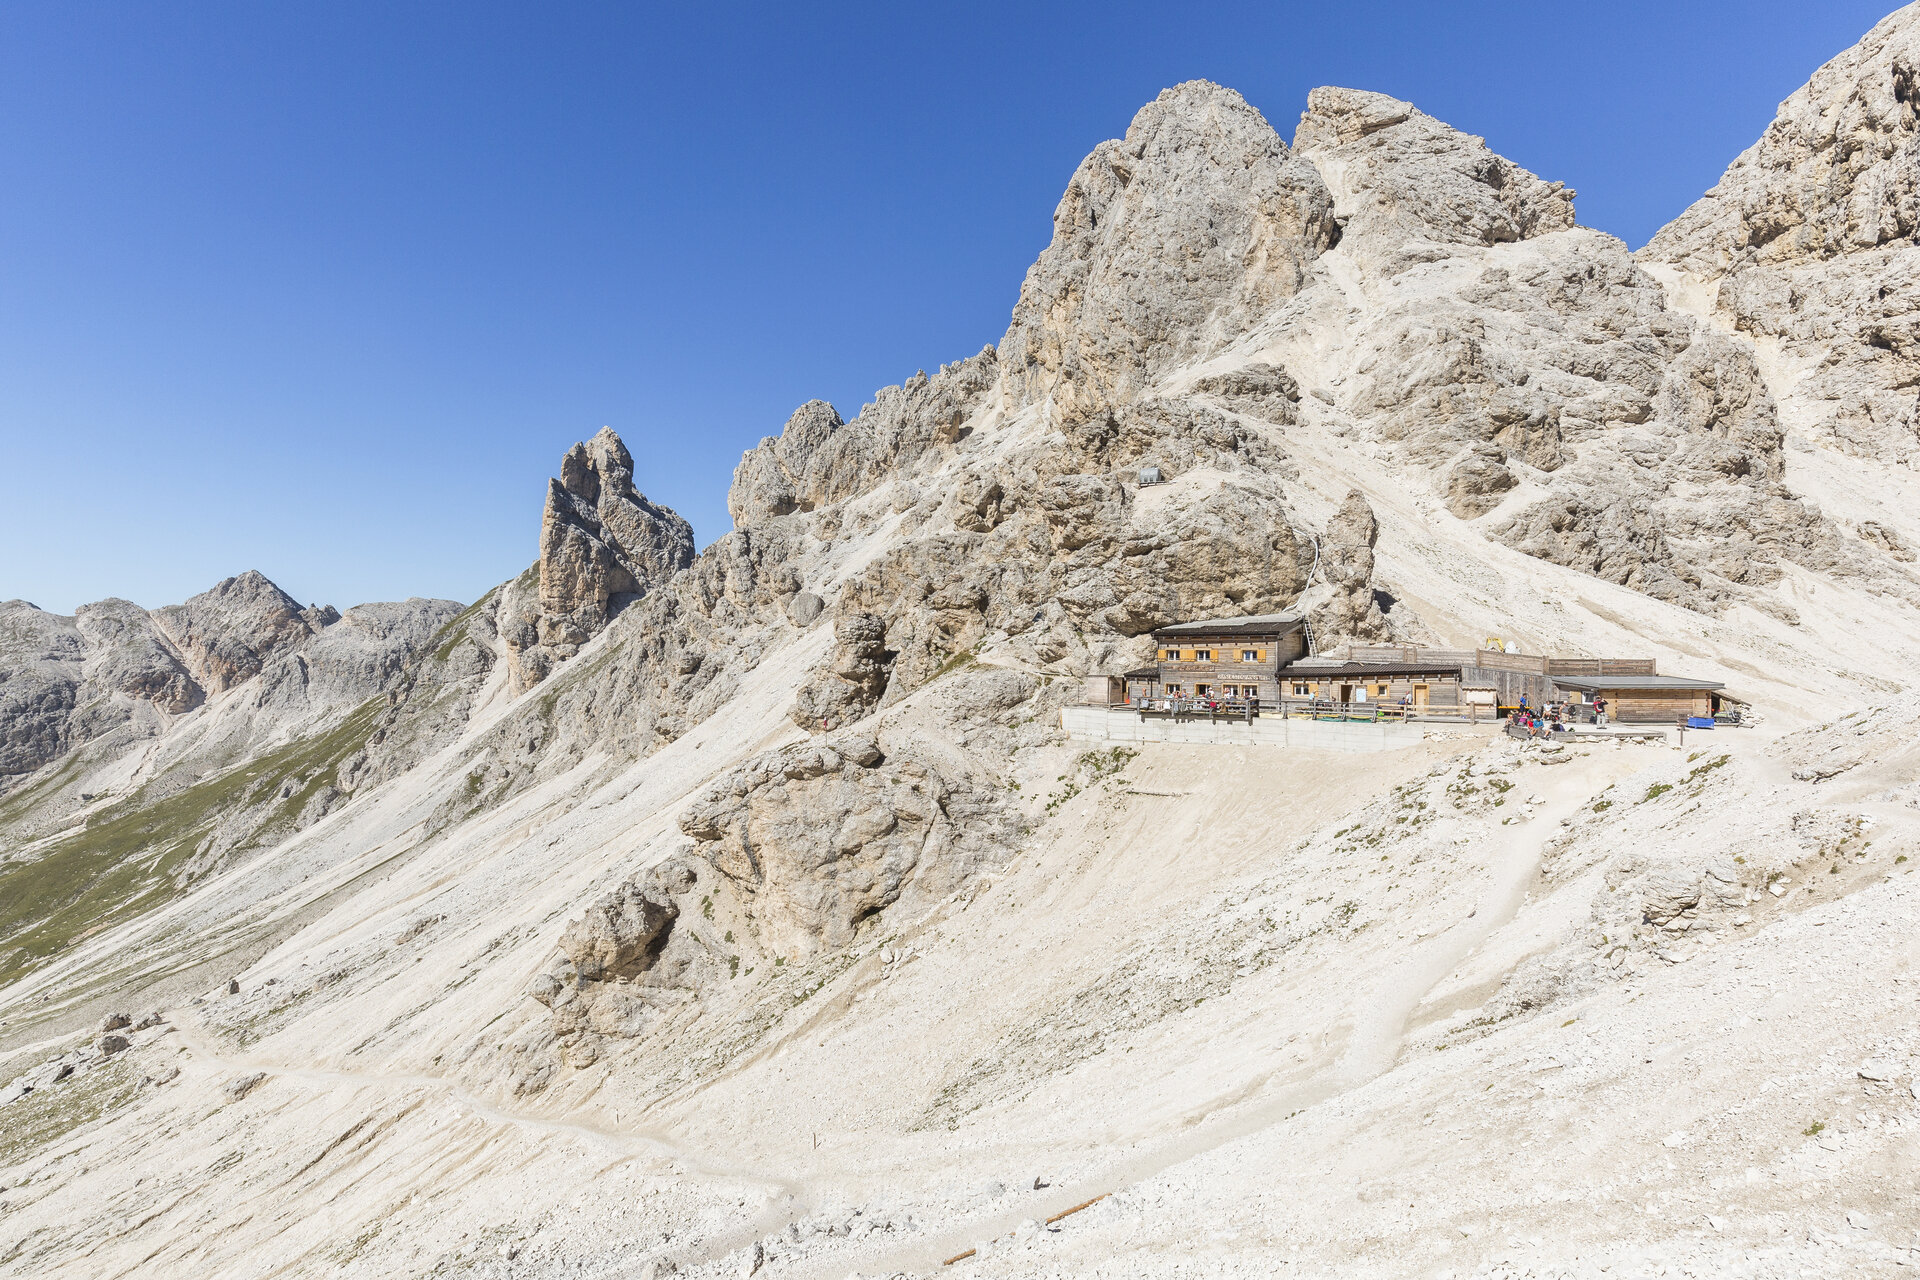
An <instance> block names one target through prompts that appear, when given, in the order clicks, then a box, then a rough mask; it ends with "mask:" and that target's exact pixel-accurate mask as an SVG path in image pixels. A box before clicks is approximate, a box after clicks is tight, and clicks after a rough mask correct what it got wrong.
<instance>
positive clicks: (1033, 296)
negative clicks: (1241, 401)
mask: <svg viewBox="0 0 1920 1280" xmlns="http://www.w3.org/2000/svg"><path fill="white" fill-rule="evenodd" d="M1333 238H1334V223H1333V200H1332V197H1331V195H1330V194H1329V193H1328V191H1327V189H1326V185H1325V184H1324V183H1323V182H1322V181H1321V180H1320V175H1319V174H1317V173H1315V172H1314V170H1313V167H1312V166H1311V165H1308V164H1305V163H1303V162H1301V161H1299V160H1297V159H1296V158H1294V156H1293V155H1292V154H1291V153H1290V152H1289V151H1288V150H1287V145H1286V143H1284V142H1282V141H1281V140H1280V136H1279V135H1278V134H1276V133H1275V132H1274V131H1273V128H1272V126H1270V125H1269V124H1268V123H1267V122H1266V119H1265V118H1264V117H1262V116H1261V114H1260V113H1259V112H1258V111H1256V110H1254V109H1253V107H1251V106H1249V105H1248V104H1247V102H1246V100H1245V99H1244V98H1242V97H1241V96H1240V95H1239V94H1237V93H1235V92H1233V91H1232V90H1231V89H1225V88H1222V87H1221V86H1219V85H1216V84H1211V83H1209V82H1207V81H1203V80H1195V81H1189V82H1188V83H1186V84H1182V85H1176V86H1175V87H1173V88H1171V89H1167V90H1165V91H1163V92H1162V93H1161V94H1160V96H1159V97H1157V98H1156V99H1154V101H1152V102H1150V103H1148V104H1147V105H1146V106H1144V107H1142V108H1141V109H1140V111H1139V113H1138V114H1137V115H1135V116H1134V118H1133V123H1132V124H1131V125H1130V126H1129V127H1128V129H1127V133H1126V136H1125V137H1124V138H1121V139H1118V140H1115V141H1109V142H1103V143H1101V144H1100V145H1099V146H1097V147H1095V148H1094V149H1093V152H1092V153H1091V154H1090V155H1088V156H1087V158H1086V159H1085V160H1083V161H1082V162H1081V164H1080V167H1079V169H1078V170H1077V171H1076V172H1075V173H1074V175H1073V179H1072V180H1071V181H1070V182H1069V183H1068V184H1067V190H1066V193H1065V194H1064V195H1063V196H1062V197H1061V198H1060V204H1059V207H1058V208H1057V209H1056V210H1055V211H1054V215H1053V241H1052V243H1051V244H1049V245H1048V246H1047V248H1046V249H1045V250H1044V251H1043V252H1042V253H1041V255H1040V257H1039V259H1038V261H1036V262H1035V263H1034V264H1033V267H1032V269H1031V270H1029V271H1028V272H1027V277H1026V281H1025V283H1023V284H1022V285H1021V288H1020V299H1019V301H1018V303H1016V304H1015V306H1014V311H1013V318H1012V323H1011V324H1010V325H1009V326H1008V328H1007V333H1006V336H1005V338H1004V339H1003V340H1002V341H1001V344H1000V348H999V354H1000V360H1001V364H1002V368H1003V378H1004V385H1005V387H1006V390H1007V393H1008V398H1009V400H1010V401H1011V402H1012V403H1013V404H1016V405H1020V404H1031V403H1035V402H1038V401H1040V400H1046V399H1050V400H1051V401H1052V402H1053V404H1054V406H1055V408H1056V409H1057V410H1058V411H1059V413H1060V415H1061V417H1062V419H1063V420H1064V421H1065V422H1068V423H1073V422H1079V421H1085V420H1087V419H1088V418H1091V417H1093V416H1095V415H1096V414H1098V413H1100V412H1103V411H1105V410H1107V409H1111V408H1114V407H1117V406H1119V405H1122V404H1125V403H1127V402H1128V401H1130V400H1132V399H1134V398H1135V397H1136V396H1137V395H1138V394H1139V393H1140V392H1141V391H1143V390H1144V389H1145V388H1146V386H1147V384H1148V383H1149V382H1150V381H1151V380H1152V378H1153V377H1154V376H1155V375H1156V374H1157V373H1159V372H1160V371H1162V370H1164V369H1167V368H1169V367H1171V366H1173V365H1175V364H1178V363H1180V362H1181V361H1184V360H1188V359H1191V358H1193V357H1194V356H1195V355H1198V354H1200V353H1202V352H1206V351H1211V350H1213V349H1215V348H1217V347H1218V346H1219V345H1220V344H1222V343H1224V342H1226V341H1228V340H1230V339H1231V338H1233V337H1235V336H1237V335H1238V334H1240V333H1241V332H1244V330H1245V329H1246V327H1247V325H1248V323H1249V322H1250V321H1251V320H1252V319H1253V318H1254V317H1255V316H1258V315H1259V314H1261V313H1262V312H1264V311H1266V310H1267V309H1268V308H1269V307H1271V306H1272V305H1273V304H1274V303H1276V302H1278V301H1281V300H1283V299H1285V298H1288V297H1291V296H1292V295H1293V294H1295V293H1297V292H1298V291H1299V290H1300V288H1301V287H1302V286H1303V285H1304V284H1305V283H1306V279H1307V272H1308V269H1309V267H1310V266H1311V264H1312V262H1313V260H1314V259H1315V258H1317V257H1318V256H1319V255H1320V254H1321V253H1322V252H1323V251H1324V250H1325V249H1326V248H1327V246H1328V245H1329V244H1331V243H1332V241H1333Z"/></svg>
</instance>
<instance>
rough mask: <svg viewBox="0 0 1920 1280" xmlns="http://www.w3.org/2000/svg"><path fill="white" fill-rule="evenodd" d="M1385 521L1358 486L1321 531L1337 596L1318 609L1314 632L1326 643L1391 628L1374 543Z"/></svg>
mask: <svg viewBox="0 0 1920 1280" xmlns="http://www.w3.org/2000/svg"><path fill="white" fill-rule="evenodd" d="M1379 536H1380V523H1379V521H1378V520H1376V519H1375V518H1374V514H1373V508H1372V506H1370V505H1369V504H1368V503H1367V499H1366V497H1365V495H1363V494H1362V493H1360V491H1359V490H1357V489H1356V490H1354V491H1353V492H1351V493H1349V494H1348V495H1347V500H1346V501H1345V502H1344V503H1342V504H1341V506H1340V509H1339V510H1338V511H1337V512H1335V513H1334V517H1333V519H1332V520H1330V521H1328V522H1327V527H1326V530H1325V532H1323V533H1322V534H1321V536H1320V572H1321V573H1322V575H1324V576H1325V578H1326V581H1327V585H1328V586H1329V587H1331V588H1332V589H1333V596H1332V599H1330V600H1329V601H1328V602H1327V603H1326V604H1325V605H1323V606H1322V607H1321V608H1320V609H1318V610H1316V612H1315V616H1314V618H1313V631H1314V636H1315V639H1316V641H1317V642H1318V644H1319V645H1320V647H1321V648H1328V647H1330V646H1331V645H1332V644H1333V643H1334V642H1335V641H1340V640H1362V641H1364V640H1381V639H1385V638H1386V637H1387V636H1388V635H1389V634H1391V631H1392V628H1391V627H1390V626H1389V624H1388V622H1387V618H1386V615H1385V613H1384V612H1382V610H1381V608H1380V602H1379V600H1378V599H1377V598H1376V597H1375V595H1374V585H1373V568H1374V559H1373V547H1374V543H1375V542H1376V541H1377V540H1378V539H1379Z"/></svg>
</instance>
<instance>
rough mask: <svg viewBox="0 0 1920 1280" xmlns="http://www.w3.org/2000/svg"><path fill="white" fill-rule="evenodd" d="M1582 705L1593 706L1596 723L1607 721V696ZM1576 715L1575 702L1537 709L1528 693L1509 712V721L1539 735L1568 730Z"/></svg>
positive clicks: (1530, 734) (1534, 734) (1556, 703)
mask: <svg viewBox="0 0 1920 1280" xmlns="http://www.w3.org/2000/svg"><path fill="white" fill-rule="evenodd" d="M1582 705H1586V706H1590V707H1592V708H1593V722H1594V723H1595V724H1597V725H1603V724H1605V723H1606V722H1607V700H1606V699H1605V698H1595V699H1594V700H1593V701H1592V702H1591V703H1586V704H1582ZM1574 715H1575V713H1574V704H1573V703H1570V702H1554V703H1549V704H1548V705H1546V706H1544V707H1541V708H1538V709H1536V708H1534V707H1532V706H1529V705H1528V703H1527V699H1526V695H1524V694H1522V695H1521V698H1520V705H1519V706H1518V707H1515V708H1514V709H1513V711H1512V712H1511V713H1509V714H1508V716H1507V723H1508V724H1509V725H1512V726H1513V727H1514V728H1516V729H1519V730H1521V731H1523V732H1525V733H1526V734H1528V735H1529V736H1533V737H1538V736H1541V735H1543V734H1548V733H1564V732H1566V729H1567V724H1568V722H1569V721H1570V720H1572V719H1573V718H1574Z"/></svg>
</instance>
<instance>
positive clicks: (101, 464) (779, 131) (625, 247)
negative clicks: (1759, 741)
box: [0, 0, 1887, 612]
mask: <svg viewBox="0 0 1920 1280" xmlns="http://www.w3.org/2000/svg"><path fill="white" fill-rule="evenodd" d="M1886 8H1887V6H1886V0H1880V2H1879V3H1868V4H1863V3H1854V2H1852V0H1822V2H1821V3H1818V4H1808V3H1805V2H1804V0H1799V2H1795V3H1780V2H1778V0H1765V2H1756V3H1703V2H1695V3H1687V4H1673V3H1670V2H1669V3H1659V4H1653V3H1613V4H1608V5H1578V6H1576V5H1550V4H1540V3H1538V2H1537V0H1533V2H1529V3H1501V4H1494V3H1488V4H1452V5H1448V4H1439V3H1405V4H1328V3H1325V2H1324V0H1320V2H1318V3H1312V4H1267V5H1228V4H1222V5H1193V4H1177V5H1176V4H1166V5H1155V6H1146V5H1134V4H1123V3H1111V2H1108V3H1100V4H1078V5H1054V6H1045V5H1033V4H968V5H953V6H944V5H924V6H923V5H908V4H888V5H871V6H859V5H835V4H830V3H827V4H818V5H814V6H810V7H802V6H771V5H769V6H765V7H760V8H754V7H737V6H729V5H717V4H716V5H681V6H674V7H671V8H668V7H659V8H650V7H647V6H643V5H638V4H629V3H617V4H616V3H592V2H588V0H572V2H570V3H565V4H534V3H525V4H518V5H505V4H492V3H473V2H471V0H462V2H461V3H445V4H430V3H402V4H390V3H382V4H358V3H341V2H338V0H334V2H329V3H317V2H315V3H294V2H292V0H289V2H287V3H272V4H260V3H257V0H248V2H246V3H215V2H211V0H208V2H200V3H192V4H178V3H164V2H156V3H138V4H128V3H121V2H119V0H115V2H114V3H90V2H87V0H58V2H57V3H29V2H25V0H15V2H13V3H9V4H7V5H5V6H4V7H0V599H3V598H7V597H11V596H22V597H25V598H27V599H30V600H33V601H35V602H37V603H38V604H40V605H42V606H43V607H46V608H52V609H57V610H60V611H62V612H67V611H71V609H72V608H73V607H74V606H75V605H76V604H79V603H82V602H84V601H87V600H93V599H97V598H99V597H102V596H106V595H120V596H126V597H128V598H131V599H133V600H136V601H138V602H140V603H141V604H145V605H148V606H154V605H160V604H165V603H170V602H173V601H177V600H179V599H182V598H184V597H185V596H187V595H189V594H191V593H193V592H195V591H198V590H202V589H204V588H205V587H207V586H208V585H210V584H211V583H213V582H214V581H216V580H218V579H219V578H221V577H224V576H227V575H230V574H234V573H238V572H240V571H242V570H244V569H248V568H258V569H260V570H261V571H263V572H265V573H266V574H267V575H268V576H270V577H272V578H273V579H274V580H276V581H277V582H279V583H281V584H282V585H283V586H285V587H286V588H287V589H288V590H289V591H291V592H293V593H294V594H295V595H297V596H299V597H300V598H301V599H302V600H310V601H318V602H329V603H334V604H338V605H341V606H345V605H348V604H352V603H356V602H358V601H363V600H370V599H392V598H397V597H404V596H408V595H439V596H450V597H454V598H457V599H460V600H463V601H464V600H472V599H474V598H475V597H476V596H478V595H479V594H480V593H481V592H483V591H484V590H486V589H487V588H488V587H489V586H491V585H492V584H493V583H495V582H498V581H500V580H501V579H503V578H506V577H508V576H511V575H512V574H513V573H516V572H518V571H519V570H520V569H521V568H523V567H524V566H525V565H527V564H529V563H531V562H532V560H533V559H534V557H535V555H536V552H537V542H538V531H539V517H540V506H541V500H542V495H543V493H544V482H545V477H546V476H548V475H549V474H551V473H552V472H553V471H554V470H555V469H556V468H557V466H558V464H559V459H560V455H561V453H562V452H563V451H564V450H565V449H566V447H567V446H568V445H569V444H570V443H572V442H573V441H574V440H577V439H583V438H585V437H587V436H589V435H591V434H592V433H593V432H594V431H596V430H597V429H599V427H600V426H601V425H602V424H609V425H611V426H613V427H614V429H615V430H617V431H619V432H620V433H621V434H622V436H624V437H625V438H626V440H627V442H628V444H629V446H630V447H631V448H632V450H633V453H634V456H635V459H636V462H637V470H638V481H639V484H640V486H641V488H642V489H643V490H644V491H645V492H647V493H648V494H649V495H650V496H651V497H653V498H655V499H657V500H659V501H662V502H665V503H667V504H669V505H671V506H673V507H675V508H677V509H678V510H679V511H680V512H681V513H683V514H684V515H685V516H686V517H687V518H688V519H689V520H691V521H692V522H693V525H694V528H695V530H696V531H697V533H698V535H699V538H700V541H701V542H702V544H705V543H706V542H709V541H711V540H712V539H713V538H716V537H718V536H720V535H721V534H723V533H725V532H726V530H727V514H726V506H725V496H726V486H727V482H728V477H729V475H730V473H731V471H732V468H733V465H734V464H735V463H736V462H737V461H738V459H739V455H740V451H741V450H742V449H744V448H747V447H749V446H751V445H752V444H754V443H755V442H756V441H757V440H758V439H759V438H760V437H761V436H762V435H765V434H769V433H773V432H776V431H778V430H779V427H780V425H781V423H782V422H783V421H784V420H785V418H786V416H787V414H788V413H789V412H790V411H791V410H792V409H793V408H794V406H796V405H798V404H799V403H801V402H802V401H805V400H807V399H809V398H811V397H814V396H822V397H825V398H827V399H830V400H832V401H833V402H834V403H835V404H836V405H838V406H839V407H840V410H841V412H842V413H843V414H845V415H846V416H848V417H851V416H852V415H853V413H854V412H856V411H857V410H858V409H859V407H860V405H861V404H862V403H863V402H864V401H865V400H866V399H867V398H869V396H870V395H871V393H872V392H873V391H874V389H875V388H877V387H880V386H884V385H886V384H888V383H893V382H898V381H900V380H901V379H902V378H905V377H908V376H911V375H912V374H913V372H914V370H916V369H919V368H926V369H929V370H931V369H932V368H934V367H935V366H936V365H938V364H939V363H941V362H943V361H948V360H953V359H957V358H959V357H961V356H965V355H969V354H971V353H972V352H974V351H977V350H978V349H979V348H980V347H981V346H982V345H983V344H985V343H987V342H990V341H997V340H998V338H999V336H1000V334H1001V332H1002V330H1003V329H1004V328H1005V325H1006V319H1007V314H1008V311H1009V310H1010V309H1011V307H1012V305H1013V301H1014V298H1015V296H1016V295H1017V293H1018V291H1019V284H1020V278H1021V275H1022V274H1023V272H1024V271H1025V269H1026V267H1027V264H1028V263H1029V262H1030V261H1031V260H1032V259H1033V257H1034V255H1035V254H1036V253H1038V252H1039V250H1040V249H1041V247H1042V246H1043V245H1044V244H1045V243H1046V240H1047V237H1048V234H1049V230H1050V217H1051V214H1052V211H1053V207H1054V204H1055V202H1056V201H1057V200H1058V199H1059V195H1060V191H1061V189H1062V188H1063V187H1064V186H1065V184H1066V181H1067V178H1068V177H1069V176H1070V175H1071V173H1072V172H1073V168H1074V166H1075V164H1077V163H1078V161H1079V160H1080V158H1081V156H1083V155H1084V154H1085V153H1086V152H1087V151H1088V150H1089V149H1091V148H1092V147H1093V146H1094V145H1095V144H1096V143H1098V142H1099V141H1100V140H1102V139H1103V138H1109V137H1116V136H1118V135H1119V134H1120V133H1122V132H1123V131H1124V130H1125V128H1126V125H1127V121H1128V120H1129V119H1130V118H1131V117H1132V115H1133V112H1134V111H1135V110H1136V109H1137V108H1138V107H1139V106H1140V105H1141V104H1142V103H1144V102H1146V101H1148V100H1149V99H1151V98H1152V97H1153V96H1154V94H1155V93H1156V92H1158V91H1159V90H1160V89H1161V88H1162V87H1164V86H1166V85H1169V84H1173V83H1176V82H1178V81H1181V80H1186V79H1191V78H1194V77H1206V78H1210V79H1214V80H1218V81H1221V82H1223V83H1225V84H1228V85H1232V86H1233V87H1235V88H1237V89H1239V90H1240V91H1241V92H1242V93H1244V94H1245V95H1246V96H1247V98H1248V99H1249V100H1250V101H1252V102H1253V103H1254V105H1255V106H1257V107H1259V108H1260V109H1261V110H1262V111H1263V112H1265V113H1266V115H1267V117H1268V119H1269V120H1271V121H1272V122H1273V124H1274V125H1275V127H1276V128H1278V129H1279V130H1280V132H1281V134H1282V136H1284V137H1289V138H1290V137H1291V136H1292V131H1293V126H1294V123H1295V121H1296V119H1297V118H1298V114H1299V111H1300V110H1301V108H1302V107H1303V105H1304V103H1305V98H1306V93H1307V90H1308V89H1309V88H1310V87H1312V86H1314V85H1316V84H1344V85H1352V86H1356V87H1360V88H1368V89H1378V90H1382V91H1385V92H1388V93H1392V94H1396V95H1398V96H1401V97H1404V98H1409V99H1411V100H1412V101H1413V102H1415V103H1416V104H1418V105H1419V106H1421V107H1422V108H1424V109H1425V110H1427V111H1429V112H1431V113H1433V114H1434V115H1436V116H1439V117H1440V118H1441V119H1443V120H1446V121H1449V122H1450V123H1452V124H1454V125H1456V126H1458V127H1460V128H1462V129H1466V130H1468V131H1470V132H1475V133H1479V134H1483V135H1484V136H1485V137H1486V138H1487V140H1488V141H1489V143H1490V144H1491V145H1492V146H1493V148H1494V149H1495V150H1497V151H1499V152H1502V153H1503V154H1505V155H1507V156H1510V157H1512V158H1513V159H1515V160H1517V161H1518V162H1520V163H1522V164H1524V165H1526V166H1528V167H1529V168H1531V169H1533V170H1535V171H1536V172H1538V173H1541V174H1543V175H1545V176H1547V177H1549V178H1557V179H1561V180H1563V181H1565V182H1567V183H1568V184H1569V185H1571V186H1573V187H1575V188H1577V189H1578V190H1579V192H1580V198H1579V201H1578V209H1579V212H1580V215H1581V221H1582V222H1584V223H1586V224H1587V225H1590V226H1595V227H1599V228H1601V229H1603V230H1606V231H1610V232H1612V233H1614V234H1616V235H1618V236H1620V237H1622V238H1623V239H1625V240H1627V241H1628V242H1629V243H1631V244H1633V245H1635V246H1638V245H1639V244H1641V243H1643V242H1644V241H1645V240H1646V239H1647V238H1648V237H1649V236H1650V235H1652V233H1653V232H1654V231H1655V230H1656V229H1657V228H1658V227H1659V226H1660V225H1661V224H1662V223H1664V222H1665V221H1667V220H1668V219H1669V218H1671V217H1672V216H1673V215H1674V214H1676V213H1678V212H1679V211H1680V210H1681V209H1682V208H1684V207H1685V206H1686V205H1687V204H1688V203H1689V202H1690V201H1691V200H1693V199H1694V198H1695V197H1696V196H1698V195H1699V194H1700V192H1701V191H1703V190H1705V189H1706V188H1707V187H1708V186H1709V185H1711V184H1712V183H1713V181H1714V180H1715V178H1716V177H1717V176H1718V175H1719V173H1720V171H1721V170H1722V169H1723V168H1724V167H1725V165H1726V164H1727V162H1728V161H1729V160H1731V159H1732V158H1733V156H1734V155H1735V154H1737V153H1738V152H1739V151H1740V150H1741V149H1742V148H1743V147H1745V146H1747V145H1748V144H1749V143H1750V142H1752V141H1753V140H1754V138H1756V137H1757V136H1758V135H1759V132H1760V130H1761V129H1762V128H1763V127H1764V126H1765V124H1766V122H1767V121H1768V119H1769V118H1771V116H1772V113H1773V110H1774V107H1775V105H1776V104H1777V102H1778V101H1779V100H1780V99H1781V98H1783V97H1785V96H1786V95H1787V94H1788V93H1790V92H1791V91H1792V90H1793V89H1795V88H1796V87H1798V86H1799V85H1800V84H1801V83H1802V82H1803V81H1804V80H1805V78H1806V77H1807V75H1808V74H1809V73H1810V72H1811V71H1812V70H1813V69H1814V68H1815V67H1816V66H1817V65H1819V64H1820V63H1821V62H1822V61H1824V60H1825V59H1827V58H1829V57H1831V56H1832V55H1833V54H1835V53H1837V52H1839V51H1840V50H1841V49H1843V48H1845V47H1846V46H1847V45H1849V44H1851V43H1853V42H1854V41H1855V40H1856V39H1858V38H1859V36H1860V35H1861V34H1863V33H1864V32H1865V31H1866V30H1867V28H1868V27H1870V26H1871V25H1872V24H1873V22H1874V21H1875V20H1877V19H1878V18H1879V17H1881V16H1882V15H1883V14H1884V13H1885V12H1886Z"/></svg>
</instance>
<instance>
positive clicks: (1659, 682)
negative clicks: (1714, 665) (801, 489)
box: [1553, 676, 1726, 690]
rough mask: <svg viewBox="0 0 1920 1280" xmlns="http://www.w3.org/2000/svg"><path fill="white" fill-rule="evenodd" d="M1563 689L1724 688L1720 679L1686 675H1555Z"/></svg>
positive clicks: (1555, 679)
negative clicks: (1688, 676)
mask: <svg viewBox="0 0 1920 1280" xmlns="http://www.w3.org/2000/svg"><path fill="white" fill-rule="evenodd" d="M1553 682H1554V683H1555V684H1557V685H1559V686H1560V687H1561V688H1563V689H1603V690H1604V689H1724V688H1725V687H1726V686H1725V685H1723V684H1721V683H1720V682H1719V681H1718V680H1689V679H1687V678H1686V677H1685V676H1555V677H1554V678H1553Z"/></svg>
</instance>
